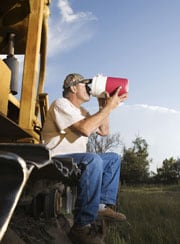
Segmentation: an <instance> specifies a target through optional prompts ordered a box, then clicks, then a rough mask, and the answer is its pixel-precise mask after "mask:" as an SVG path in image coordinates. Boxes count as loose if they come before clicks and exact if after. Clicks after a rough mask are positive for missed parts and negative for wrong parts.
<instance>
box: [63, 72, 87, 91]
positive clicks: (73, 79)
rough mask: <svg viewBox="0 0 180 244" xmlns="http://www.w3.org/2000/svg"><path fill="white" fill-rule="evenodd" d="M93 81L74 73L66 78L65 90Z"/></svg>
mask: <svg viewBox="0 0 180 244" xmlns="http://www.w3.org/2000/svg"><path fill="white" fill-rule="evenodd" d="M91 81H92V79H86V78H84V77H83V76H82V75H80V74H77V73H72V74H69V75H67V76H66V78H65V80H64V85H63V88H64V89H65V88H69V87H70V86H75V85H77V84H78V83H85V84H88V83H91Z"/></svg>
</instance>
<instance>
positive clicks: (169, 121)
mask: <svg viewBox="0 0 180 244" xmlns="http://www.w3.org/2000/svg"><path fill="white" fill-rule="evenodd" d="M179 125H180V112H179V111H176V110H174V109H169V108H166V107H160V106H150V105H144V104H136V105H126V104H123V105H122V106H120V107H119V108H118V109H116V110H115V111H113V113H112V114H111V131H112V133H114V132H119V133H120V135H121V138H122V140H123V142H124V144H125V145H126V147H131V146H132V141H133V140H134V139H135V137H136V136H140V137H142V138H144V139H145V140H146V141H147V143H148V145H149V150H148V151H149V158H152V160H153V163H152V165H151V167H150V169H151V170H153V171H156V168H157V167H160V166H161V165H162V162H163V160H164V159H165V158H170V157H174V158H177V157H180V150H179V145H180V126H179Z"/></svg>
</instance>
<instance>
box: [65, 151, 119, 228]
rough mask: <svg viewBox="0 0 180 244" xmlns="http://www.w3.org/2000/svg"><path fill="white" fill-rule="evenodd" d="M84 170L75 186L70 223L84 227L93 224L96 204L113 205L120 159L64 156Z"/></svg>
mask: <svg viewBox="0 0 180 244" xmlns="http://www.w3.org/2000/svg"><path fill="white" fill-rule="evenodd" d="M66 156H70V157H72V158H73V160H74V162H75V163H77V164H82V165H83V166H84V167H83V168H84V169H83V170H82V174H81V177H80V180H79V182H78V186H77V200H76V208H75V211H74V223H75V224H78V225H87V224H90V223H92V222H94V221H95V219H96V218H97V215H98V209H99V204H100V203H104V204H112V205H114V204H115V202H116V198H117V192H118V187H119V177H120V162H121V161H120V156H119V155H118V154H116V153H112V152H110V153H102V154H96V153H73V154H68V155H66Z"/></svg>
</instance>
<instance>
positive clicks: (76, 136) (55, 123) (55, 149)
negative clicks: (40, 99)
mask: <svg viewBox="0 0 180 244" xmlns="http://www.w3.org/2000/svg"><path fill="white" fill-rule="evenodd" d="M87 116H88V112H87V111H86V110H85V109H84V108H82V107H81V109H79V108H77V107H75V106H74V105H73V104H72V103H71V102H70V101H69V100H68V99H66V98H59V99H57V100H55V101H54V102H53V103H52V104H51V106H50V108H49V111H48V113H47V116H46V120H45V123H44V126H43V130H42V140H43V141H44V143H45V144H46V145H47V147H48V148H49V149H50V151H51V155H52V156H54V155H60V154H67V153H81V152H86V145H87V142H88V137H85V136H83V135H82V134H80V133H79V132H78V131H75V130H73V129H72V128H70V127H71V125H72V124H74V123H76V122H78V121H79V120H82V119H84V118H85V117H87Z"/></svg>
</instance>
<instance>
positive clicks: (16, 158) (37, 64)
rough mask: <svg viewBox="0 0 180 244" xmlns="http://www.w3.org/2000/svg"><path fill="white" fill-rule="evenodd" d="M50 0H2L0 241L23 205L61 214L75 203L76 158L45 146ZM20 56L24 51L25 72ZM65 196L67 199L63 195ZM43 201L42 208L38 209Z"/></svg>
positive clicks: (35, 212) (34, 210) (0, 27)
mask: <svg viewBox="0 0 180 244" xmlns="http://www.w3.org/2000/svg"><path fill="white" fill-rule="evenodd" d="M49 5H50V0H1V4H0V55H1V56H0V195H1V198H0V241H1V240H2V238H3V236H4V234H5V233H6V230H7V228H8V225H9V223H10V221H11V218H12V216H13V213H14V211H15V209H16V206H17V205H20V204H21V203H23V204H24V203H28V204H29V203H30V204H31V206H33V210H32V211H33V213H34V215H36V216H37V215H38V214H41V213H42V212H43V213H44V215H45V216H46V217H54V216H56V215H57V214H58V213H59V212H60V211H61V208H62V207H63V203H62V202H65V203H64V206H65V209H66V211H69V212H70V211H71V210H72V206H73V204H74V197H73V196H74V195H75V192H74V193H73V190H72V189H74V188H73V184H74V183H72V179H75V180H76V179H77V178H78V176H79V175H80V170H79V169H78V167H77V166H76V164H74V163H73V161H72V159H71V158H52V157H51V155H50V152H49V150H48V149H47V148H46V146H45V145H43V144H41V136H40V131H41V128H42V125H43V122H44V119H45V116H46V112H47V109H48V94H46V93H44V82H45V71H46V48H47V36H48V16H49ZM18 55H22V57H23V62H22V72H20V70H19V67H20V65H19V63H20V62H19V60H18ZM62 196H63V197H62ZM39 201H42V204H41V209H39V212H38V209H37V206H39Z"/></svg>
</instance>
